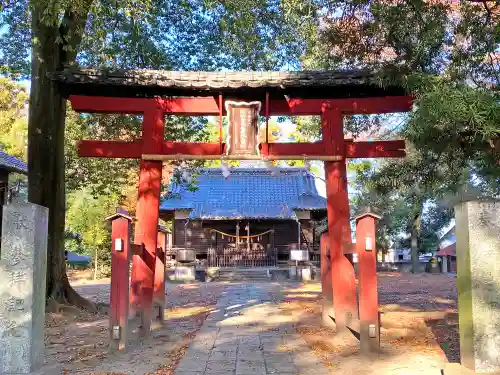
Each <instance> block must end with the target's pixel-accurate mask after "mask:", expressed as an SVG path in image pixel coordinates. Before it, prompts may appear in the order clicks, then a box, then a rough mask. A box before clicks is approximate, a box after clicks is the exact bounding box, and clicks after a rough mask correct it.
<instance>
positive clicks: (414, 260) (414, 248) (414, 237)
mask: <svg viewBox="0 0 500 375" xmlns="http://www.w3.org/2000/svg"><path fill="white" fill-rule="evenodd" d="M419 220H420V215H417V216H416V217H415V219H414V221H413V223H412V226H411V243H410V246H411V272H413V273H418V272H420V267H419V266H420V262H419V260H418V221H419Z"/></svg>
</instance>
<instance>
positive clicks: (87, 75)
mask: <svg viewBox="0 0 500 375" xmlns="http://www.w3.org/2000/svg"><path fill="white" fill-rule="evenodd" d="M50 77H51V78H52V79H54V80H56V81H61V82H74V83H100V84H112V85H127V86H130V85H143V86H151V85H155V86H162V87H179V88H193V89H201V90H204V89H227V88H232V89H234V88H241V87H254V88H257V87H266V88H269V87H300V86H338V85H342V84H360V83H361V84H363V83H367V82H368V80H369V79H371V78H372V77H373V74H371V73H370V72H368V71H364V70H335V71H334V70H330V71H329V70H327V71H300V72H286V71H285V72H284V71H265V72H190V71H168V70H147V69H131V70H106V69H103V70H96V69H75V68H66V69H64V70H62V71H58V72H54V73H51V75H50Z"/></svg>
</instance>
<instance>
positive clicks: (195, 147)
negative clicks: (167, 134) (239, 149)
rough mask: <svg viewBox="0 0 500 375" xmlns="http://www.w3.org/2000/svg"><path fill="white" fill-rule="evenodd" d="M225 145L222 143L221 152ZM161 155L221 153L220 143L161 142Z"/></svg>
mask: <svg viewBox="0 0 500 375" xmlns="http://www.w3.org/2000/svg"><path fill="white" fill-rule="evenodd" d="M224 149H225V145H224V144H222V152H224ZM160 154H162V155H176V154H184V155H221V145H220V144H219V143H198V142H172V141H165V142H163V148H162V152H161V153H160Z"/></svg>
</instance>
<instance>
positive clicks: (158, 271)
mask: <svg viewBox="0 0 500 375" xmlns="http://www.w3.org/2000/svg"><path fill="white" fill-rule="evenodd" d="M166 252H167V232H166V229H165V228H162V227H158V245H157V248H156V263H155V284H154V285H155V286H154V296H153V299H154V304H155V305H156V307H157V308H158V316H157V317H158V320H159V321H160V322H163V321H164V319H165V314H164V309H165V261H166Z"/></svg>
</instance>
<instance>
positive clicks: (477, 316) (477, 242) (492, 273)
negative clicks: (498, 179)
mask: <svg viewBox="0 0 500 375" xmlns="http://www.w3.org/2000/svg"><path fill="white" fill-rule="evenodd" d="M455 219H456V237H457V245H456V246H457V288H458V314H459V325H460V357H461V362H462V365H463V366H465V367H467V368H469V369H470V370H472V371H475V372H477V373H491V372H500V355H499V354H498V353H500V202H478V201H474V202H465V203H462V204H460V205H457V206H456V207H455Z"/></svg>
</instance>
